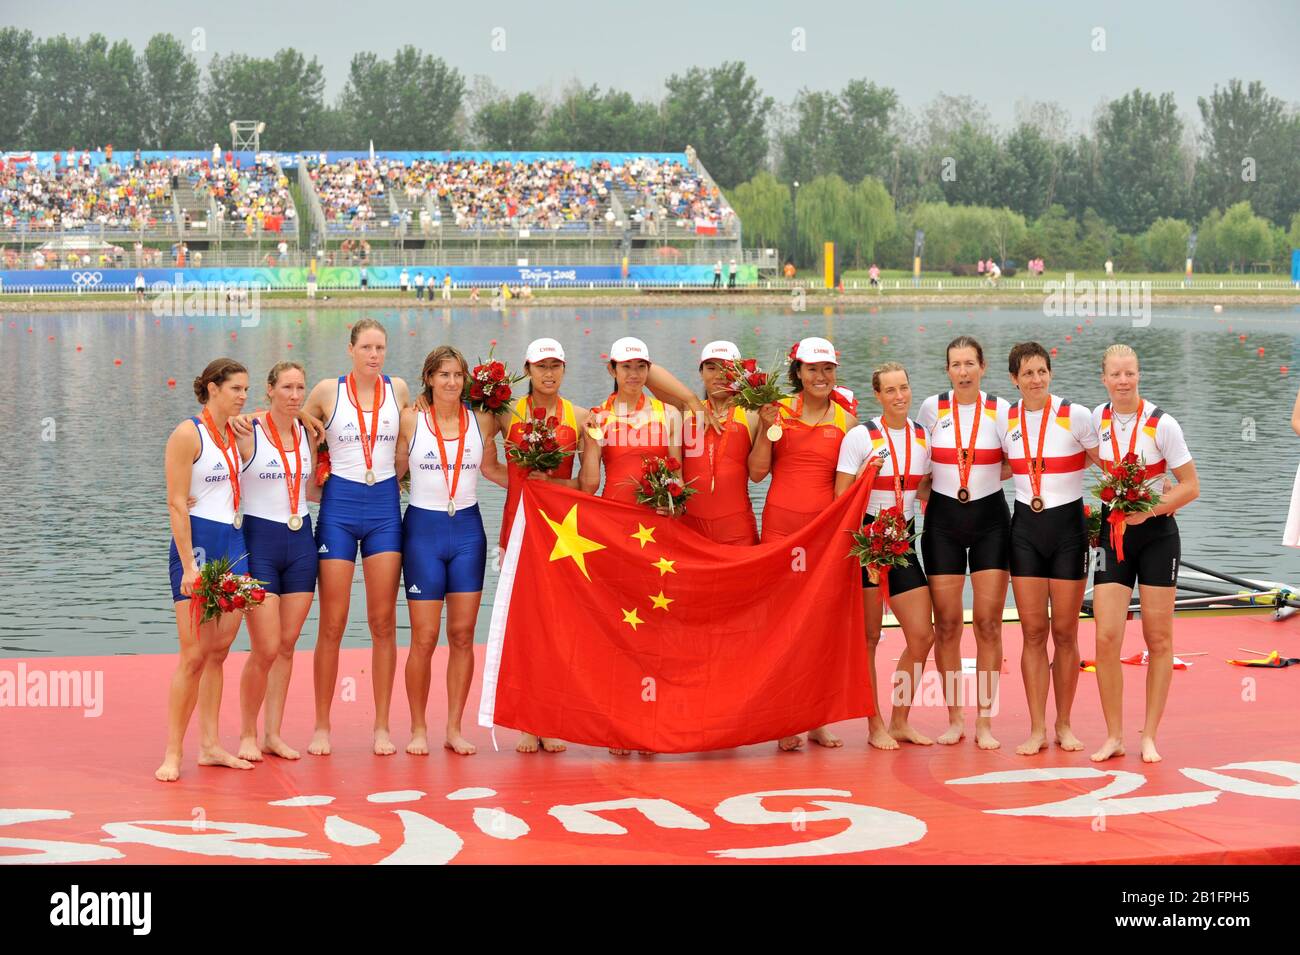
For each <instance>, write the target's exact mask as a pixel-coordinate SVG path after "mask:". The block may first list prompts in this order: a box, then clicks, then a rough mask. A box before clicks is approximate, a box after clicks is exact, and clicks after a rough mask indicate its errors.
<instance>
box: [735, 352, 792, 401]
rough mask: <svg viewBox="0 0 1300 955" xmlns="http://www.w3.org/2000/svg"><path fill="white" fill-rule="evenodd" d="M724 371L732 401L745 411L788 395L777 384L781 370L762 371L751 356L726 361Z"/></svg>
mask: <svg viewBox="0 0 1300 955" xmlns="http://www.w3.org/2000/svg"><path fill="white" fill-rule="evenodd" d="M725 372H726V375H727V389H728V390H729V391H730V392H731V395H732V399H731V400H732V402H733V403H734V404H735V405H736V406H737V407H739V408H743V409H745V410H746V411H757V410H758V409H759V408H762V407H763V406H764V405H770V404H774V403H775V402H777V401H780V400H781V399H782V398H785V397H788V396H787V395H786V394H785V393H784V392H783V391H781V386H780V385H779V384H778V382H779V381H780V380H781V375H782V371H781V370H777V371H772V372H767V371H764V370H763V369H761V368H759V367H758V362H757V361H756V360H755V359H753V358H745V359H738V360H733V361H731V362H728V363H727V366H726V369H725Z"/></svg>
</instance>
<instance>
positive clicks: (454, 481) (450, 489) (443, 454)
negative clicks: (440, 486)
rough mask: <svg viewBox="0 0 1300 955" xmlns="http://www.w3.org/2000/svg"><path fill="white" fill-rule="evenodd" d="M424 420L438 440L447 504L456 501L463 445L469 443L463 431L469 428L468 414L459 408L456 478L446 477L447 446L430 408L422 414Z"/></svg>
mask: <svg viewBox="0 0 1300 955" xmlns="http://www.w3.org/2000/svg"><path fill="white" fill-rule="evenodd" d="M424 415H425V418H426V419H427V420H428V423H429V430H430V431H432V432H433V436H434V437H435V438H437V439H438V456H439V457H440V458H441V459H442V480H443V482H444V483H445V484H446V485H447V501H448V503H451V502H454V501H455V500H456V488H457V487H458V486H459V485H460V464H461V462H462V461H463V460H465V445H467V444H468V443H469V442H468V441H467V440H466V439H465V431H466V429H467V428H469V413H468V412H467V411H466V410H465V406H464V405H461V406H460V447H459V448H457V449H456V476H455V477H454V478H449V477H447V446H446V445H445V444H443V443H442V431H441V430H440V429H439V428H438V416H437V415H436V414H434V413H433V409H432V408H428V409H426V410H425V412H424Z"/></svg>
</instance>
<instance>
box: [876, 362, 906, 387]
mask: <svg viewBox="0 0 1300 955" xmlns="http://www.w3.org/2000/svg"><path fill="white" fill-rule="evenodd" d="M891 371H901V372H902V373H903V374H904V375H907V383H908V384H909V385H910V384H911V383H912V376H911V375H908V374H907V369H906V368H904V367H903V364H902V362H897V361H887V362H885V363H884V364H883V365H881V366H880V367H879V368H877V369H876V370H875V371H873V372H872V373H871V390H872V391H874V392H876V393H879V392H880V376H881V375H887V374H889V373H890V372H891Z"/></svg>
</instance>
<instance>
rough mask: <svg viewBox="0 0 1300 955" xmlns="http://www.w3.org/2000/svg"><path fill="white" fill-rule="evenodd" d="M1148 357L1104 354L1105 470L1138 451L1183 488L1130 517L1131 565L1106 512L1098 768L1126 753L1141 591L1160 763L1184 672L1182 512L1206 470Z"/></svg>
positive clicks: (1150, 754) (1150, 753)
mask: <svg viewBox="0 0 1300 955" xmlns="http://www.w3.org/2000/svg"><path fill="white" fill-rule="evenodd" d="M1138 381H1139V375H1138V357H1137V353H1136V352H1134V351H1133V349H1132V348H1130V347H1129V346H1127V345H1120V344H1115V345H1111V346H1110V347H1109V348H1107V349H1106V351H1105V354H1103V355H1102V358H1101V383H1102V384H1103V385H1105V386H1106V392H1107V394H1109V395H1110V401H1108V402H1106V403H1105V404H1103V405H1099V406H1098V407H1097V408H1096V409H1095V410H1094V411H1093V413H1092V421H1093V425H1094V426H1095V427H1096V428H1097V430H1098V432H1099V433H1100V437H1101V466H1102V468H1103V469H1108V468H1109V466H1110V465H1112V464H1113V463H1114V462H1115V461H1116V460H1122V459H1123V458H1124V457H1127V456H1128V455H1130V454H1133V455H1137V457H1138V458H1139V459H1140V460H1141V461H1142V463H1143V465H1144V467H1145V469H1146V479H1147V482H1148V487H1150V488H1151V490H1153V491H1154V490H1156V482H1158V481H1160V480H1162V479H1166V478H1167V476H1168V473H1169V472H1172V473H1173V476H1174V477H1176V478H1177V479H1178V483H1177V484H1176V485H1174V487H1173V488H1171V489H1170V490H1169V491H1167V492H1165V493H1164V494H1163V495H1162V496H1161V499H1160V503H1159V504H1157V505H1156V506H1155V508H1154V509H1152V510H1150V511H1147V512H1146V513H1144V514H1129V515H1128V516H1127V517H1125V518H1124V525H1123V526H1124V533H1123V536H1122V537H1121V538H1120V543H1121V547H1122V549H1123V551H1124V559H1123V560H1120V559H1119V555H1118V554H1117V553H1116V550H1115V547H1114V546H1113V544H1112V542H1111V534H1110V529H1109V525H1108V524H1107V523H1106V522H1105V519H1106V513H1107V512H1106V511H1105V510H1104V509H1103V511H1102V521H1103V522H1102V531H1101V542H1100V543H1101V560H1100V563H1099V566H1098V567H1097V573H1096V574H1095V576H1094V577H1093V612H1094V613H1095V614H1096V617H1097V689H1098V690H1099V691H1100V693H1101V709H1102V712H1103V713H1104V714H1105V715H1106V742H1105V743H1104V744H1102V747H1101V749H1099V750H1097V752H1095V753H1093V754H1092V759H1093V761H1094V762H1101V761H1102V760H1105V759H1109V758H1110V757H1112V756H1123V755H1124V673H1123V670H1124V667H1123V665H1122V664H1121V663H1120V647H1121V645H1122V644H1123V642H1124V624H1125V621H1126V620H1127V619H1128V605H1129V599H1130V598H1131V597H1132V596H1133V585H1134V584H1137V585H1138V597H1139V600H1140V601H1141V607H1142V638H1143V639H1144V640H1145V641H1146V645H1147V707H1146V717H1145V721H1144V722H1143V724H1142V736H1141V745H1142V761H1143V762H1144V763H1155V762H1159V761H1160V754H1159V753H1158V752H1157V751H1156V729H1157V728H1158V727H1159V726H1160V717H1161V716H1163V715H1164V711H1165V703H1166V701H1167V700H1168V699H1169V684H1170V682H1171V681H1172V680H1173V675H1174V597H1175V595H1176V594H1177V590H1178V588H1177V584H1178V562H1179V560H1180V559H1181V558H1182V545H1181V543H1180V539H1179V536H1178V524H1177V523H1175V521H1174V511H1176V510H1178V509H1179V508H1180V507H1183V506H1185V505H1187V504H1190V503H1191V502H1192V501H1194V500H1196V498H1197V497H1199V496H1200V493H1201V485H1200V481H1199V479H1198V478H1197V476H1196V465H1195V463H1193V461H1192V455H1191V452H1190V451H1188V450H1187V442H1186V440H1184V438H1183V429H1182V428H1181V427H1179V425H1178V422H1177V421H1175V420H1174V419H1173V417H1172V416H1170V415H1167V414H1165V413H1164V412H1162V411H1161V410H1160V409H1159V408H1157V407H1156V406H1155V405H1154V404H1153V403H1151V402H1150V401H1148V400H1146V399H1144V398H1141V397H1139V395H1138Z"/></svg>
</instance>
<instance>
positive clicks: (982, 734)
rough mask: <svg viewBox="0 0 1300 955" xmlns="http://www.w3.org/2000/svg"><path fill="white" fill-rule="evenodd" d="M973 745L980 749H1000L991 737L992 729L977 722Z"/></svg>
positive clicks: (993, 737)
mask: <svg viewBox="0 0 1300 955" xmlns="http://www.w3.org/2000/svg"><path fill="white" fill-rule="evenodd" d="M975 745H976V746H978V747H979V748H980V749H1001V748H1002V744H1001V743H1000V742H998V739H997V737H996V736H994V735H993V727H992V726H989V725H988V724H987V723H982V722H981V721H979V720H976V721H975Z"/></svg>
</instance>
